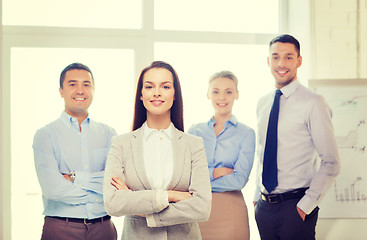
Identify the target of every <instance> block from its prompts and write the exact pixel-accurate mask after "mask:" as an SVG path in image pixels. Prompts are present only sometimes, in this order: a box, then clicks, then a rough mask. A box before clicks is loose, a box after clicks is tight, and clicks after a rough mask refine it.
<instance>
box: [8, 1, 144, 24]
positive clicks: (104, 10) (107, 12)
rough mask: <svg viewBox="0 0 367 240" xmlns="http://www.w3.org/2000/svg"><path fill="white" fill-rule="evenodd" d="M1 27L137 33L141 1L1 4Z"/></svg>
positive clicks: (19, 2)
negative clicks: (127, 31)
mask: <svg viewBox="0 0 367 240" xmlns="http://www.w3.org/2000/svg"><path fill="white" fill-rule="evenodd" d="M3 3H4V4H3V24H4V25H20V26H53V27H88V28H127V29H140V28H141V20H142V12H141V7H142V2H141V0H134V1H129V0H104V1H100V0H77V1H75V0H63V1H56V0H32V1H27V0H3Z"/></svg>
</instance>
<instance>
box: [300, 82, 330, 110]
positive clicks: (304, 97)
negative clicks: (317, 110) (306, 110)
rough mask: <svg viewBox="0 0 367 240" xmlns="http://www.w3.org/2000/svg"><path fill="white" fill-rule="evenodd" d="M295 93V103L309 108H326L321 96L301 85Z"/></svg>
mask: <svg viewBox="0 0 367 240" xmlns="http://www.w3.org/2000/svg"><path fill="white" fill-rule="evenodd" d="M297 92H298V93H297V98H298V99H297V101H299V102H303V103H305V104H306V105H308V106H309V107H328V105H327V103H326V101H325V99H324V97H323V96H321V95H320V94H318V93H316V92H314V91H312V90H311V89H308V88H306V87H305V86H303V85H300V86H299V88H298V91H297Z"/></svg>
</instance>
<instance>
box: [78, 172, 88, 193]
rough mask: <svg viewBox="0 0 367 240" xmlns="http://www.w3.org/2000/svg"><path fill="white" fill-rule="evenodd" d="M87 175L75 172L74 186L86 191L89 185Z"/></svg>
mask: <svg viewBox="0 0 367 240" xmlns="http://www.w3.org/2000/svg"><path fill="white" fill-rule="evenodd" d="M89 177H90V176H89V173H86V172H82V171H75V181H74V184H75V186H78V187H80V188H84V189H88V183H89Z"/></svg>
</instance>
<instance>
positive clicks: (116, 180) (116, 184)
mask: <svg viewBox="0 0 367 240" xmlns="http://www.w3.org/2000/svg"><path fill="white" fill-rule="evenodd" d="M111 184H112V185H113V186H114V187H115V188H116V189H117V190H129V188H128V187H127V185H126V184H125V183H124V182H123V181H122V180H121V178H119V177H112V181H111Z"/></svg>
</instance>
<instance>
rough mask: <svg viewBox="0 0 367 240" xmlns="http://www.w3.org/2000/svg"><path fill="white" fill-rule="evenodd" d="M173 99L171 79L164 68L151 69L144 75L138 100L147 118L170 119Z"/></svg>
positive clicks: (168, 72) (173, 92)
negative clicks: (152, 116) (153, 116)
mask: <svg viewBox="0 0 367 240" xmlns="http://www.w3.org/2000/svg"><path fill="white" fill-rule="evenodd" d="M174 97H175V89H174V85H173V77H172V74H171V72H170V71H168V70H167V69H165V68H152V69H150V70H148V71H147V72H146V73H145V74H144V78H143V88H142V90H141V97H140V99H141V100H142V101H143V104H144V107H145V108H146V110H147V116H149V115H156V116H158V115H159V116H167V117H170V113H171V107H172V104H173V101H174Z"/></svg>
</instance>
